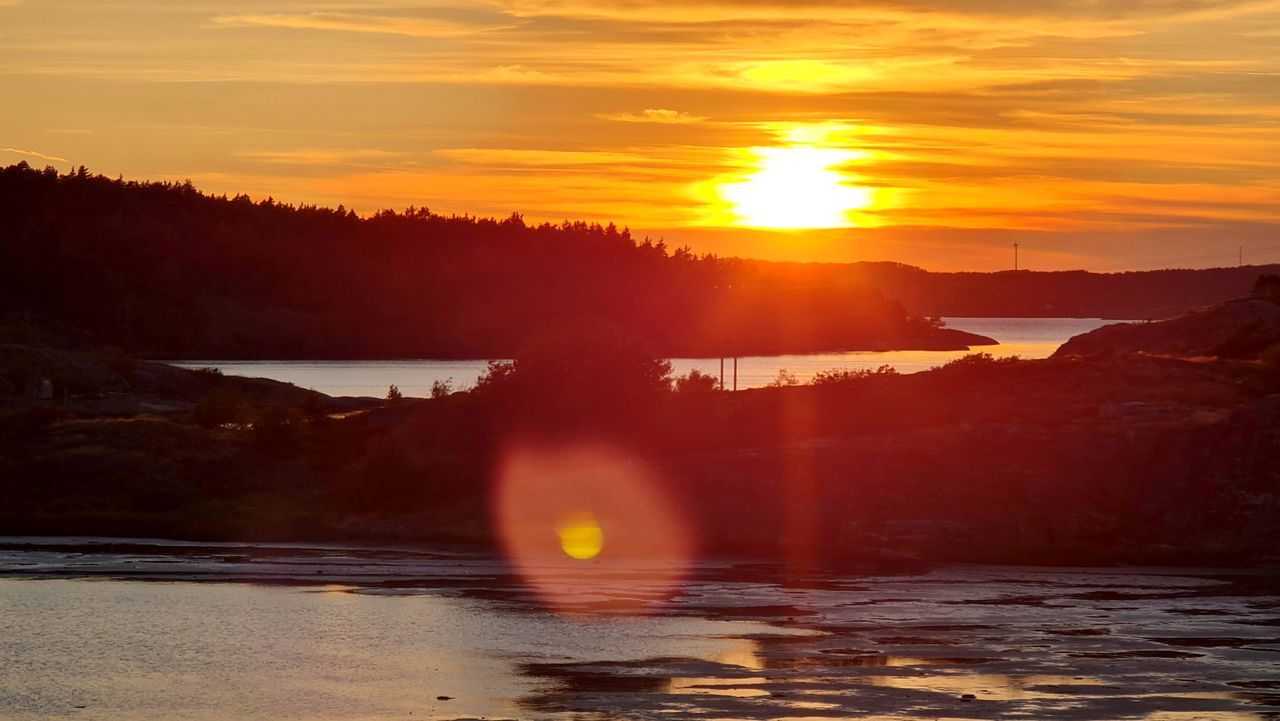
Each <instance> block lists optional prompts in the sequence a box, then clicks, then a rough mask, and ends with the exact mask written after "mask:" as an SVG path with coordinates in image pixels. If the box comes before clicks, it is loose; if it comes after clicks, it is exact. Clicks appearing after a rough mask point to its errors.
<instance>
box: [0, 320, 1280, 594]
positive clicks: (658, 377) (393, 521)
mask: <svg viewBox="0 0 1280 721" xmlns="http://www.w3.org/2000/svg"><path fill="white" fill-rule="evenodd" d="M1256 302H1270V301H1264V300H1259V301H1256ZM1236 307H1243V306H1241V305H1240V304H1228V306H1226V307H1225V308H1226V309H1227V310H1224V309H1223V308H1222V307H1219V308H1214V309H1210V310H1207V311H1205V312H1204V313H1202V314H1199V315H1197V316H1194V317H1190V318H1187V319H1179V320H1174V321H1169V322H1166V323H1156V324H1150V325H1149V326H1143V328H1145V330H1143V331H1142V332H1143V333H1144V334H1147V335H1150V336H1151V337H1154V338H1163V337H1165V334H1166V333H1191V332H1197V333H1200V332H1203V333H1204V334H1205V335H1204V336H1203V337H1201V338H1192V337H1184V338H1183V340H1182V345H1181V346H1179V347H1184V348H1187V349H1189V352H1191V353H1193V354H1194V355H1195V356H1203V355H1204V354H1203V353H1202V350H1203V349H1204V348H1205V347H1210V346H1212V345H1214V344H1217V345H1218V346H1219V347H1220V346H1221V343H1220V341H1219V340H1217V339H1218V338H1220V337H1222V336H1221V333H1220V332H1219V331H1220V330H1221V325H1220V324H1221V323H1224V322H1231V319H1236V320H1239V321H1240V322H1245V326H1242V327H1241V328H1237V331H1239V332H1237V333H1235V334H1231V333H1228V334H1227V336H1229V337H1233V338H1234V337H1236V336H1238V335H1240V334H1241V333H1243V332H1244V328H1245V327H1249V328H1251V327H1252V326H1251V325H1249V323H1251V322H1252V321H1247V322H1246V321H1244V320H1240V319H1242V318H1253V317H1254V316H1253V315H1247V316H1242V315H1240V314H1237V313H1236V312H1235V311H1234V310H1233V309H1234V308H1236ZM1248 307H1253V306H1252V305H1250V306H1248ZM1122 332H1125V333H1128V332H1134V331H1117V330H1111V331H1105V332H1103V333H1102V335H1109V334H1115V333H1122ZM1251 332H1252V331H1251ZM1250 337H1253V336H1250ZM590 343H594V344H597V346H598V352H596V353H595V354H594V355H593V354H587V353H584V350H583V348H582V347H580V346H579V347H574V345H573V343H569V342H566V341H564V340H563V339H552V340H551V341H548V342H547V343H544V344H542V345H541V346H540V348H539V349H537V350H535V351H530V352H529V353H527V354H525V355H523V356H521V357H518V358H517V359H516V361H515V362H514V363H511V364H507V365H500V366H495V368H494V369H493V370H492V371H491V372H490V374H489V375H488V376H487V377H486V379H485V381H484V382H482V383H481V385H480V387H478V388H477V389H476V390H474V391H471V392H467V393H455V394H452V395H447V396H442V397H438V398H433V399H427V400H402V401H398V402H385V403H380V404H378V405H376V406H375V407H372V408H368V409H367V410H364V411H357V412H354V413H353V412H352V411H353V409H355V408H357V407H358V406H359V404H358V403H355V402H350V401H348V402H343V401H335V400H332V399H327V398H324V397H322V396H319V395H318V394H310V393H307V392H303V391H297V390H296V389H294V390H290V389H289V388H288V387H287V386H281V384H270V383H264V382H260V381H250V380H243V379H234V378H224V377H220V376H217V375H215V374H211V373H200V372H193V371H180V370H176V369H166V370H163V371H161V370H160V368H161V367H160V366H155V365H152V364H149V363H142V364H138V365H130V364H129V363H127V362H126V361H124V360H122V359H120V358H119V357H118V356H115V355H111V354H107V355H106V356H102V355H101V354H99V355H94V354H76V353H73V352H70V351H64V350H50V349H44V350H39V351H35V350H31V349H29V348H26V349H23V348H17V347H9V348H7V349H6V351H5V355H4V356H3V357H4V358H6V359H12V358H26V359H28V360H26V361H23V362H28V363H29V362H30V360H29V359H30V358H31V357H32V355H31V354H33V353H38V354H41V357H42V358H44V359H45V360H44V361H42V362H48V361H49V359H50V358H56V359H58V360H59V362H63V363H66V364H72V363H73V362H74V363H75V364H78V367H80V368H81V370H80V371H78V372H79V373H80V374H81V376H80V378H81V380H79V381H76V382H80V383H83V384H88V383H89V381H88V380H85V379H86V378H88V377H89V376H93V377H95V378H97V381H95V382H96V383H98V384H99V386H98V391H97V392H96V394H97V395H98V396H100V397H99V398H94V397H90V396H92V395H93V394H89V393H85V391H84V388H83V387H82V388H81V392H82V393H85V397H83V398H78V399H77V398H73V399H71V400H70V401H69V402H68V403H67V404H66V405H63V404H57V403H48V402H39V401H34V400H30V399H21V398H14V397H11V398H10V399H8V400H6V401H5V402H4V405H3V408H4V409H5V411H4V412H3V414H2V415H0V493H3V494H4V497H5V499H6V504H5V506H4V508H3V510H0V535H14V534H28V533H29V534H62V535H90V534H92V535H119V536H133V537H139V536H154V537H175V538H189V539H206V540H209V539H223V540H238V541H267V540H312V541H325V540H360V541H369V542H387V541H394V542H399V543H406V542H408V543H442V542H449V543H458V544H463V545H467V546H472V547H477V548H488V547H491V546H492V544H493V543H494V541H493V537H492V531H491V529H490V503H491V500H492V499H491V494H492V481H493V478H494V475H495V473H496V472H497V469H498V467H499V466H500V464H501V462H502V459H503V458H504V456H505V454H506V453H507V451H509V449H510V448H511V447H512V445H513V444H517V443H520V444H525V445H528V444H535V445H541V446H543V447H548V448H554V447H561V446H566V445H573V444H579V443H584V442H587V441H590V442H592V443H596V444H607V445H609V446H611V447H613V448H616V449H620V451H621V452H622V453H623V454H624V455H625V457H627V458H630V459H634V460H635V461H636V462H643V463H645V464H647V465H648V466H649V467H652V468H653V469H655V475H656V476H657V477H658V478H659V480H660V483H661V484H662V486H663V488H664V491H665V492H666V493H668V494H669V495H670V496H671V497H673V498H674V499H676V502H677V503H678V505H679V506H680V508H682V509H683V513H684V515H686V516H687V517H688V518H689V519H690V526H691V527H692V528H694V529H696V536H697V537H696V545H697V549H698V551H699V553H702V554H720V553H749V554H757V555H761V556H768V557H787V558H792V559H796V558H799V559H807V560H808V561H811V562H813V563H817V564H820V565H825V566H829V567H837V568H849V569H857V568H863V569H880V570H884V569H890V568H898V567H915V565H916V564H918V563H920V562H929V561H975V562H1002V563H1054V564H1110V563H1138V562H1141V563H1168V564H1203V563H1226V564H1241V563H1249V562H1257V563H1263V562H1268V561H1275V560H1276V559H1277V558H1280V540H1278V539H1277V536H1276V534H1275V532H1274V531H1275V523H1274V519H1275V518H1276V517H1277V513H1280V493H1277V490H1278V489H1280V435H1277V434H1276V432H1275V429H1277V428H1280V350H1278V349H1280V345H1277V344H1275V343H1274V342H1273V343H1272V344H1271V345H1269V346H1268V347H1267V348H1265V349H1258V350H1254V351H1250V352H1244V351H1239V348H1238V347H1237V351H1238V352H1236V353H1235V354H1234V357H1225V356H1218V357H1195V358H1189V357H1182V356H1179V355H1177V354H1170V353H1167V352H1161V353H1160V354H1157V353H1156V351H1157V350H1161V349H1165V350H1167V347H1166V346H1164V345H1161V346H1159V347H1154V346H1153V347H1150V348H1146V347H1144V348H1130V347H1124V348H1122V347H1118V346H1117V347H1115V348H1113V349H1111V350H1110V351H1109V352H1107V353H1105V354H1097V353H1092V352H1090V353H1088V354H1084V353H1083V349H1084V346H1085V339H1077V340H1076V341H1073V343H1071V344H1068V345H1067V346H1066V347H1065V348H1064V352H1063V353H1061V354H1059V356H1058V357H1055V358H1052V359H1047V360H1041V361H1019V360H994V359H992V358H990V357H989V356H982V355H975V356H970V357H967V358H965V359H962V360H960V361H956V362H953V363H951V364H948V365H947V366H945V367H943V368H940V369H937V370H934V371H930V372H926V373H920V374H915V375H910V376H899V375H896V374H892V373H873V374H856V373H855V374H827V375H825V376H823V377H822V382H821V383H820V384H818V385H813V386H796V387H778V388H764V389H759V390H754V391H744V392H739V393H721V392H716V391H714V390H710V389H709V388H708V386H707V384H705V383H690V382H686V383H684V384H682V386H681V390H678V391H677V390H671V389H670V387H669V383H668V381H667V380H666V379H664V377H663V374H664V373H665V370H664V365H663V364H662V363H661V362H657V361H653V360H651V359H649V360H645V359H643V358H641V357H640V356H638V355H636V354H635V353H634V352H633V350H630V349H629V347H626V346H618V345H613V346H610V345H609V344H608V341H605V340H601V339H600V338H595V339H592V340H590ZM1089 343H1093V341H1089ZM1073 348H1074V349H1075V350H1074V351H1072V353H1068V352H1067V351H1068V350H1071V349H1073ZM558 349H568V350H566V351H565V353H564V355H560V356H557V355H556V353H557V350H558ZM1130 350H1138V351H1145V352H1136V353H1135V352H1129V351H1130ZM581 358H596V359H600V358H604V359H607V362H602V363H599V364H597V365H590V364H584V363H578V365H574V363H575V362H577V361H574V359H581ZM6 362H7V363H8V362H9V361H6ZM68 367H69V366H68ZM68 372H70V371H68ZM611 373H613V374H615V375H610V374H611ZM15 374H16V371H15V370H14V366H13V365H12V364H10V365H9V366H7V367H6V368H5V369H4V372H3V374H0V375H3V376H4V377H5V378H7V379H9V381H8V382H9V387H10V389H11V390H13V389H14V388H15V386H16V385H17V382H16V380H15V377H16V375H15ZM95 374H96V375H95ZM617 374H621V375H617ZM64 382H71V381H64ZM109 391H114V393H112V392H109Z"/></svg>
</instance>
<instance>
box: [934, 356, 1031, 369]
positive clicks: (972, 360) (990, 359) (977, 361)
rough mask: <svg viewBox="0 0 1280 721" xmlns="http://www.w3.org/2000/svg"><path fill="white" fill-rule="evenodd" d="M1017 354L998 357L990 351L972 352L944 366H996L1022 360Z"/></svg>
mask: <svg viewBox="0 0 1280 721" xmlns="http://www.w3.org/2000/svg"><path fill="white" fill-rule="evenodd" d="M1021 361H1022V359H1021V358H1019V357H1018V356H1016V355H1011V356H1006V357H1003V358H996V357H995V356H993V355H991V354H990V353H970V354H969V355H967V356H964V357H962V358H956V359H955V360H953V361H948V362H947V363H946V364H944V365H943V366H942V367H943V368H994V367H996V366H1001V365H1012V364H1015V363H1019V362H1021Z"/></svg>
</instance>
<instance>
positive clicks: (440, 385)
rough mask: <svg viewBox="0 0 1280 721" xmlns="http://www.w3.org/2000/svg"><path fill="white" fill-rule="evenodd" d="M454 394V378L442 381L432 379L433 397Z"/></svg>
mask: <svg viewBox="0 0 1280 721" xmlns="http://www.w3.org/2000/svg"><path fill="white" fill-rule="evenodd" d="M452 394H453V379H452V378H446V379H444V380H442V381H432V383H431V397H432V398H445V397H447V396H450V395H452Z"/></svg>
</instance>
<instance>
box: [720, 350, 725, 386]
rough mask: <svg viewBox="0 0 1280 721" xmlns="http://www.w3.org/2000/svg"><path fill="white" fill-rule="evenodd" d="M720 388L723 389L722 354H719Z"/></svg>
mask: <svg viewBox="0 0 1280 721" xmlns="http://www.w3.org/2000/svg"><path fill="white" fill-rule="evenodd" d="M720 390H724V356H720Z"/></svg>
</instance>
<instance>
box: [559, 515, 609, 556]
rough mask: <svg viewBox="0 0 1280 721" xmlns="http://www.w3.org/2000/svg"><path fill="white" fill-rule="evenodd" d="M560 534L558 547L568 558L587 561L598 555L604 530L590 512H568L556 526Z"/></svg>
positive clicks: (602, 541) (601, 547) (602, 542)
mask: <svg viewBox="0 0 1280 721" xmlns="http://www.w3.org/2000/svg"><path fill="white" fill-rule="evenodd" d="M556 533H557V534H559V536H560V548H562V549H564V554H565V555H566V556H568V557H569V558H576V559H578V560H579V561H587V560H590V559H592V558H595V557H596V556H599V555H600V551H601V550H602V549H603V548H604V531H602V530H601V529H600V524H598V523H596V519H595V517H594V516H592V515H591V514H590V513H574V514H570V516H569V517H568V518H566V519H565V521H564V522H562V523H561V524H560V526H559V527H558V528H556Z"/></svg>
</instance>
